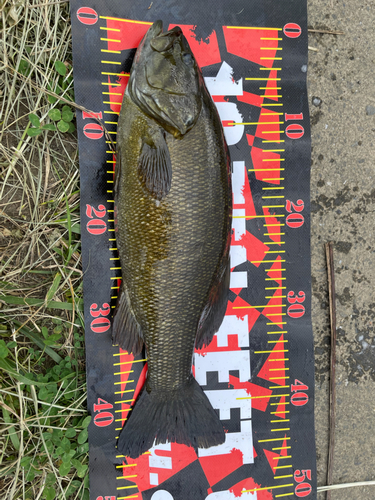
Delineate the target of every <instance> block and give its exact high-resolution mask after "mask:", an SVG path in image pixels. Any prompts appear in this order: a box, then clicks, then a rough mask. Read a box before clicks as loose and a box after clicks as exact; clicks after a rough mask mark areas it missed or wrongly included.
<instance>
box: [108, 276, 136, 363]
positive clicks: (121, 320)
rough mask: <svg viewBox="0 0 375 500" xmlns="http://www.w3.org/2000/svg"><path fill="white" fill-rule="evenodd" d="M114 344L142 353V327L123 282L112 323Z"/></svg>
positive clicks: (126, 349)
mask: <svg viewBox="0 0 375 500" xmlns="http://www.w3.org/2000/svg"><path fill="white" fill-rule="evenodd" d="M112 340H113V344H114V345H116V344H118V345H119V346H120V347H121V349H124V350H125V351H128V352H131V353H132V354H134V355H136V354H140V353H141V351H142V347H143V335H142V330H141V327H140V326H139V323H138V321H137V319H136V318H135V316H134V312H133V310H132V307H131V304H130V299H129V294H128V291H127V289H126V285H125V284H124V283H123V282H122V283H121V288H120V293H119V295H118V299H117V304H116V309H115V313H114V317H113V325H112Z"/></svg>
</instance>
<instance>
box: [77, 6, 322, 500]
mask: <svg viewBox="0 0 375 500" xmlns="http://www.w3.org/2000/svg"><path fill="white" fill-rule="evenodd" d="M237 3H238V5H237V4H236V9H235V11H236V12H238V14H236V13H234V12H232V10H233V7H231V5H229V4H227V3H226V2H224V1H222V0H220V1H216V2H206V3H204V5H203V4H201V3H199V2H189V3H187V2H186V3H185V5H180V4H178V5H179V7H178V9H177V8H176V3H175V2H172V1H171V0H170V1H167V2H162V1H161V0H157V1H154V2H152V3H151V5H150V2H144V1H143V0H141V1H140V2H137V4H136V5H133V3H132V2H130V1H128V0H126V1H120V0H112V1H111V2H109V1H107V0H104V1H94V0H88V1H87V2H85V3H84V4H83V3H81V2H80V1H79V0H73V1H72V2H71V14H72V15H71V17H72V28H73V56H74V72H75V73H74V75H75V93H76V99H77V102H78V103H79V104H80V105H82V106H84V107H86V108H87V109H90V110H91V111H92V113H81V112H78V113H77V129H78V133H79V148H80V169H81V218H82V225H81V227H82V254H83V265H84V299H85V322H86V357H87V389H88V409H89V412H90V413H91V415H92V417H93V418H92V422H91V424H90V427H89V445H90V451H89V455H90V498H91V499H95V500H104V499H108V500H122V499H128V498H129V499H130V498H134V499H138V500H142V499H147V500H189V499H195V500H205V499H209V500H234V499H235V498H238V497H241V498H244V499H253V500H254V499H259V500H268V499H273V498H275V499H276V498H284V497H285V498H286V497H290V498H308V499H315V498H316V465H315V443H314V420H313V405H314V359H313V339H312V328H311V304H310V303H311V290H310V288H311V282H310V241H309V232H310V226H309V225H310V215H309V214H310V207H309V175H310V173H309V169H310V130H309V115H308V105H307V96H306V68H307V24H306V4H305V3H302V2H300V0H298V1H296V0H289V1H288V2H287V1H286V0H281V1H280V2H278V3H277V5H275V3H274V2H271V1H266V0H262V1H260V0H257V1H255V0H248V1H247V2H245V1H240V2H237ZM156 19H162V20H163V23H164V30H167V29H168V28H171V27H173V26H174V25H179V26H181V28H182V30H183V32H184V35H185V36H186V38H187V39H188V41H189V44H190V46H191V48H192V50H193V52H194V54H195V56H196V58H197V61H198V64H199V65H200V66H201V69H202V73H203V76H204V78H205V82H206V85H207V88H208V90H209V91H210V93H211V95H212V98H213V100H214V102H215V104H216V106H217V109H218V112H219V115H220V118H221V120H222V124H223V127H224V132H225V135H226V139H227V143H228V146H229V150H230V154H231V162H232V181H233V224H232V228H233V231H232V242H231V268H232V269H231V271H232V272H231V283H230V288H231V290H230V293H229V300H228V307H227V313H226V316H225V318H224V321H223V324H222V326H221V327H220V330H219V331H218V332H217V334H216V335H215V337H214V339H213V341H212V342H211V344H210V345H209V346H207V347H206V348H204V349H201V350H199V351H196V352H195V355H194V366H193V373H194V375H195V377H196V379H197V381H198V382H199V384H200V385H201V386H202V388H203V390H204V391H205V392H206V395H207V397H208V398H209V399H210V401H211V403H212V405H213V407H214V408H215V409H216V411H217V412H218V414H219V417H220V419H221V420H222V422H223V425H224V427H225V429H226V431H227V432H226V441H225V443H224V444H223V445H220V446H218V447H214V448H210V449H207V450H198V453H196V452H195V451H194V450H193V449H192V448H189V447H187V446H184V445H179V444H176V443H166V444H163V445H159V446H155V447H153V448H152V449H151V450H149V451H148V452H146V453H145V454H143V455H141V456H140V457H138V458H137V459H135V460H133V459H130V458H129V457H124V456H122V455H121V454H119V453H118V452H117V450H116V440H117V439H118V435H119V433H120V431H121V428H122V426H123V425H124V424H126V420H127V418H128V416H129V414H130V412H131V411H132V406H133V404H134V401H135V400H136V398H137V395H138V393H139V391H140V390H141V388H142V385H143V382H144V380H145V377H146V371H147V360H146V356H145V354H143V355H140V356H137V357H134V356H133V355H132V354H131V353H127V352H125V351H122V350H121V349H119V347H118V346H112V341H111V317H112V313H113V309H114V307H115V303H116V299H117V293H118V290H119V287H120V283H121V268H120V264H119V257H118V253H117V246H116V234H115V228H114V195H113V185H114V172H115V168H116V158H115V154H114V153H113V151H112V148H113V146H115V145H116V126H117V119H118V115H119V112H120V109H121V102H122V95H123V92H124V90H125V88H126V84H127V82H128V79H129V71H130V67H131V62H132V58H133V57H134V53H135V49H136V47H137V46H138V44H139V42H140V40H141V39H142V37H143V35H144V34H145V32H146V31H147V29H148V28H149V26H150V25H151V24H152V22H154V21H155V20H156ZM98 120H100V122H98ZM102 124H104V126H105V128H106V131H107V132H108V133H107V134H105V131H104V129H103V126H102Z"/></svg>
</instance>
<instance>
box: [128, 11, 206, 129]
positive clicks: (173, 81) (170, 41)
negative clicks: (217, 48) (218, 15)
mask: <svg viewBox="0 0 375 500" xmlns="http://www.w3.org/2000/svg"><path fill="white" fill-rule="evenodd" d="M203 87H204V83H203V77H202V73H201V71H200V68H199V66H198V64H197V62H196V60H195V58H194V55H193V53H192V51H191V49H190V47H189V44H188V42H187V40H186V38H185V36H184V35H183V33H182V30H181V28H180V27H178V26H176V27H174V28H172V29H171V30H169V31H166V32H163V23H162V21H156V22H154V24H153V25H152V26H151V27H150V28H149V30H148V31H147V33H146V35H145V36H144V38H143V39H142V41H141V43H140V45H139V47H138V49H137V52H136V55H135V58H134V61H133V66H132V69H131V73H130V79H129V84H128V87H127V92H128V95H129V96H130V97H131V99H132V100H133V101H134V102H135V103H136V104H137V105H138V106H139V107H140V108H141V110H142V111H143V112H144V113H145V114H147V115H149V116H151V117H152V118H154V119H155V120H156V121H157V122H158V123H159V124H160V125H162V126H163V127H164V129H166V130H167V131H168V132H170V133H171V134H173V135H174V136H175V137H180V136H182V135H184V134H186V132H188V131H189V130H190V129H191V128H192V127H193V126H194V124H195V123H196V121H197V119H198V116H199V113H200V110H201V107H202V88H203Z"/></svg>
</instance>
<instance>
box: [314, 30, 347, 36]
mask: <svg viewBox="0 0 375 500" xmlns="http://www.w3.org/2000/svg"><path fill="white" fill-rule="evenodd" d="M307 31H308V32H309V33H324V34H326V35H345V33H344V32H343V31H329V30H314V29H312V28H309V29H308V30H307Z"/></svg>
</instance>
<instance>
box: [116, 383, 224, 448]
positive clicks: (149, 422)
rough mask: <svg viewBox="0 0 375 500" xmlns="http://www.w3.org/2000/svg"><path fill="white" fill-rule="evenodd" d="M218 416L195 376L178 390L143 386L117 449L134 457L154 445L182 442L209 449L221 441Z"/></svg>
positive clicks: (222, 433) (220, 426)
mask: <svg viewBox="0 0 375 500" xmlns="http://www.w3.org/2000/svg"><path fill="white" fill-rule="evenodd" d="M224 441H225V433H224V429H223V426H222V424H221V422H220V420H219V417H218V416H217V414H216V413H215V410H214V409H213V408H212V406H211V403H210V402H209V400H208V398H207V396H206V395H205V394H204V392H203V391H202V389H201V388H200V386H199V384H198V383H197V381H196V380H195V379H194V377H193V376H192V377H191V380H190V382H189V384H188V385H186V386H185V387H183V388H182V389H180V390H178V391H170V392H166V391H151V392H150V393H148V392H147V390H146V389H143V391H142V393H141V394H140V396H139V398H138V399H137V401H136V404H135V406H134V408H133V410H132V412H131V414H130V417H129V420H128V421H127V422H126V424H125V427H124V428H123V430H122V431H121V434H120V437H119V440H118V444H117V449H118V450H119V451H120V453H122V454H123V455H125V456H128V457H131V458H137V457H138V456H139V455H141V454H142V453H144V452H145V451H147V450H149V449H150V448H151V447H152V446H153V444H160V443H166V442H170V443H181V444H186V445H188V446H192V447H193V448H195V449H197V448H210V447H211V446H217V445H219V444H222V443H224Z"/></svg>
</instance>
